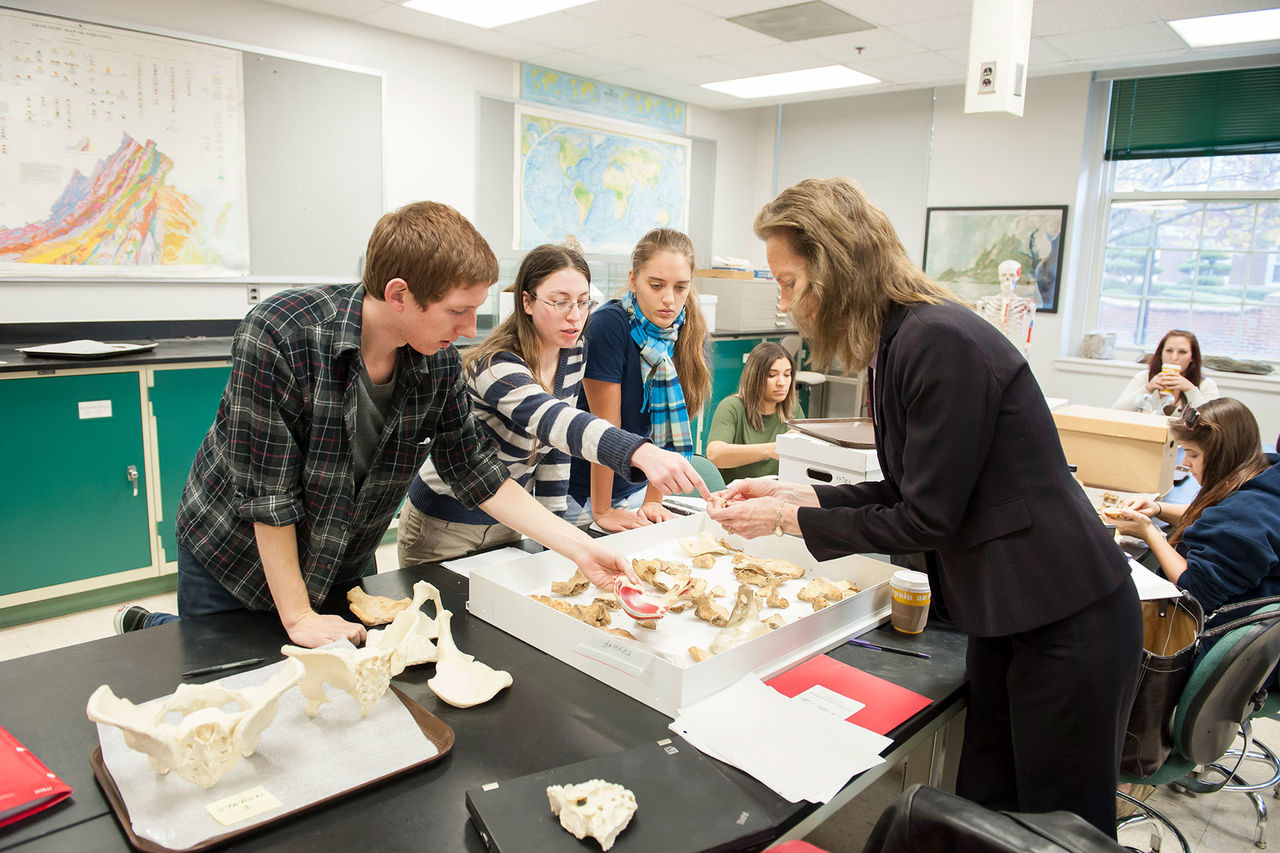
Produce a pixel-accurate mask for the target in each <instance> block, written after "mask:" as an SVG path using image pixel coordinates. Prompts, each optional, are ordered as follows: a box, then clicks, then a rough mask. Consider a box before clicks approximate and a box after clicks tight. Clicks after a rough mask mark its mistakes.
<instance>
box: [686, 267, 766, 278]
mask: <svg viewBox="0 0 1280 853" xmlns="http://www.w3.org/2000/svg"><path fill="white" fill-rule="evenodd" d="M694 275H696V276H698V277H699V278H753V279H768V280H769V281H772V280H773V273H771V272H769V271H768V270H738V269H721V268H716V267H713V268H711V269H702V270H695V271H694Z"/></svg>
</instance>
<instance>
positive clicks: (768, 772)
mask: <svg viewBox="0 0 1280 853" xmlns="http://www.w3.org/2000/svg"><path fill="white" fill-rule="evenodd" d="M671 730H672V731H674V732H676V733H677V734H679V735H680V736H681V737H683V738H684V739H685V740H687V741H689V742H690V743H692V744H693V745H694V746H696V747H697V748H698V749H700V750H702V751H703V752H705V753H706V754H707V755H710V756H711V757H713V758H718V759H719V760H721V761H723V762H725V763H726V764H732V765H733V766H734V767H737V768H738V769H739V770H742V771H743V772H745V773H749V774H751V775H752V776H754V777H755V778H756V779H758V780H759V781H760V782H762V783H763V784H765V785H768V786H769V787H770V788H772V789H773V790H774V791H776V792H777V793H778V795H779V796H781V797H785V798H786V799H787V800H789V801H790V802H793V803H796V802H799V801H801V800H808V801H809V802H813V803H826V802H830V800H831V798H832V797H834V796H835V795H836V794H837V793H838V792H839V791H840V789H841V788H843V787H844V786H845V784H846V783H847V782H848V781H849V780H850V779H851V778H852V777H853V776H854V775H856V774H858V773H861V772H862V771H864V770H867V769H869V768H871V767H874V766H876V765H877V764H882V763H884V759H883V758H881V757H880V753H881V752H883V751H884V750H885V749H887V748H888V747H889V746H890V745H892V743H893V741H892V740H891V739H889V738H887V737H884V736H883V735H878V734H875V733H874V732H870V731H867V730H866V729H864V728H862V727H861V726H856V725H854V724H853V723H849V722H845V720H844V719H842V718H841V717H840V716H835V715H834V714H832V713H828V712H826V711H823V710H820V709H819V708H818V707H816V706H815V705H813V704H810V703H808V702H805V701H802V700H800V699H788V698H787V697H786V696H783V695H782V694H781V693H779V692H778V691H776V690H774V689H773V688H772V687H769V686H767V685H765V684H764V683H763V682H761V681H760V679H758V678H756V677H755V676H754V675H748V676H746V677H744V678H743V679H742V680H740V681H738V682H737V683H736V684H734V685H733V686H731V687H728V688H726V689H724V690H722V691H720V692H719V693H717V694H715V695H714V696H710V697H708V698H706V699H703V700H702V701H700V702H696V703H694V704H693V705H689V706H687V707H684V708H680V709H679V713H678V716H677V717H676V718H675V720H673V721H672V722H671Z"/></svg>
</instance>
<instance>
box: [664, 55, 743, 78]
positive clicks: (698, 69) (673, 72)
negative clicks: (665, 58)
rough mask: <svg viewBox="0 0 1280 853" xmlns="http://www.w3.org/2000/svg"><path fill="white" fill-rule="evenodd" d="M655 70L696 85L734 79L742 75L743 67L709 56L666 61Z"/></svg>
mask: <svg viewBox="0 0 1280 853" xmlns="http://www.w3.org/2000/svg"><path fill="white" fill-rule="evenodd" d="M654 70H655V71H657V72H658V73H660V74H662V75H663V76H665V77H671V78H673V79H675V80H680V81H682V82H684V83H689V84H695V85H696V84H701V83H715V82H718V81H720V80H732V79H733V78H735V77H741V76H742V69H741V68H738V67H737V66H735V65H730V64H728V63H727V62H721V61H720V60H718V59H712V58H710V57H708V56H699V57H695V58H693V59H679V60H676V61H675V62H664V63H662V65H660V66H658V67H657V68H655V69H654Z"/></svg>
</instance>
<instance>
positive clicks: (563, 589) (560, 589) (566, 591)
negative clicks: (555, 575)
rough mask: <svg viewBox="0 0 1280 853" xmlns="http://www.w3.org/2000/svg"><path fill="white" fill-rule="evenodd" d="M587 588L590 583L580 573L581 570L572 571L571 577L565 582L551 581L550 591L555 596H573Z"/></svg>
mask: <svg viewBox="0 0 1280 853" xmlns="http://www.w3.org/2000/svg"><path fill="white" fill-rule="evenodd" d="M589 586H591V581H589V580H587V576H586V575H584V574H583V573H582V570H581V569H574V570H573V576H572V577H570V578H569V579H568V580H567V581H552V582H551V591H552V592H554V593H555V594H556V595H567V596H574V595H577V594H578V593H581V592H586V591H587V587H589Z"/></svg>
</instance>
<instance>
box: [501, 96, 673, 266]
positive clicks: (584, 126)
mask: <svg viewBox="0 0 1280 853" xmlns="http://www.w3.org/2000/svg"><path fill="white" fill-rule="evenodd" d="M515 121H516V146H515V150H516V169H515V173H516V178H517V180H516V186H515V192H516V203H515V211H516V222H515V233H516V246H515V248H517V249H532V248H533V247H534V246H537V245H538V244H540V243H558V242H560V241H562V240H564V239H565V237H566V236H568V235H570V234H572V235H573V236H574V237H576V238H577V240H578V242H579V243H581V244H582V248H583V250H584V251H586V252H588V253H591V254H604V255H630V254H631V250H632V248H633V247H634V246H635V244H636V241H637V240H639V239H640V238H641V237H642V236H644V234H645V233H646V232H647V231H649V230H650V229H652V228H657V227H664V228H675V229H677V230H680V231H683V230H685V229H686V227H687V225H686V223H687V222H688V217H689V165H690V153H691V143H690V141H689V140H688V139H687V138H682V137H678V136H667V135H663V134H657V133H653V134H641V133H632V132H627V131H624V130H622V129H620V128H618V127H615V126H610V125H607V124H605V123H603V122H601V123H598V124H593V123H591V122H590V121H589V120H585V121H584V120H582V119H579V118H575V117H569V116H566V115H557V114H555V113H552V112H549V111H542V110H539V111H531V110H528V109H525V108H523V107H517V108H516V110H515Z"/></svg>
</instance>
